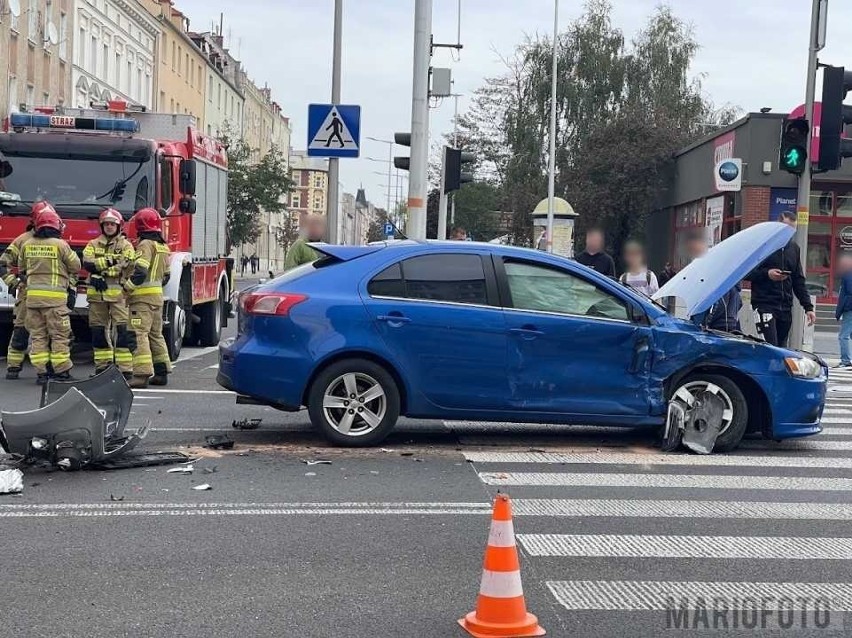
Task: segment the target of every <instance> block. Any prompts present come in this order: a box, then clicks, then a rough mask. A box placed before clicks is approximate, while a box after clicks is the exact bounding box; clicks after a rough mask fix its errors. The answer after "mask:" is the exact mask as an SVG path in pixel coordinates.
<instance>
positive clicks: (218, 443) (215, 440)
mask: <svg viewBox="0 0 852 638" xmlns="http://www.w3.org/2000/svg"><path fill="white" fill-rule="evenodd" d="M204 440H205V441H206V442H207V443H206V445H205V446H204V447H206V448H210V449H211V450H231V449H233V447H234V439H232V438H231V437H229V436H228V435H227V434H210V435H208V436H206V437H204Z"/></svg>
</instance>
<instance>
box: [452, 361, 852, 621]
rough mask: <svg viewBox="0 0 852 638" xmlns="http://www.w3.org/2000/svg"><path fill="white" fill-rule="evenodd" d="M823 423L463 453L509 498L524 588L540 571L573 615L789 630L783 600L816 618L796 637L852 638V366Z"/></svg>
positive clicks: (540, 582) (538, 581)
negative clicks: (706, 445) (677, 438)
mask: <svg viewBox="0 0 852 638" xmlns="http://www.w3.org/2000/svg"><path fill="white" fill-rule="evenodd" d="M823 426H824V431H823V433H822V434H820V435H818V436H816V437H811V438H807V439H801V440H798V441H790V442H780V443H777V442H773V441H763V440H751V441H745V442H744V443H745V445H744V446H743V448H742V449H740V450H738V451H737V452H735V453H732V454H727V455H709V456H697V455H689V454H663V453H659V452H658V451H655V450H652V449H637V448H636V447H635V446H634V447H632V448H629V449H626V450H625V449H622V450H618V449H610V450H607V449H606V448H594V447H588V448H583V447H578V446H573V447H571V448H570V449H565V450H553V449H550V450H548V451H545V450H530V451H501V450H493V451H492V450H484V451H469V452H465V453H464V454H465V457H466V459H467V461H468V462H470V463H471V464H472V465H473V467H474V469H475V470H476V472H477V475H478V477H479V479H480V480H481V481H482V483H483V484H484V485H486V486H487V487H488V489H489V490H490V491H492V492H496V491H497V490H501V491H505V492H507V493H509V494H510V495H511V496H512V497H513V503H514V509H515V515H516V516H517V517H518V520H517V522H516V530H517V532H518V535H517V539H518V544H519V547H520V548H521V549H522V551H523V554H524V556H523V557H522V560H523V563H524V570H525V578H526V580H525V585H526V586H527V588H529V587H530V583H529V580H530V577H532V579H533V581H534V584H533V587H536V588H537V589H538V588H540V589H541V590H542V591H544V592H546V595H547V596H549V597H551V598H552V601H554V602H555V603H556V605H557V608H558V609H559V610H560V611H559V615H560V618H562V619H563V622H564V623H565V626H571V627H573V626H584V625H586V624H588V623H593V624H594V626H595V627H597V630H596V632H595V635H599V636H604V635H610V633H609V632H613V635H665V634H664V631H663V630H667V629H673V628H674V629H677V628H681V629H696V628H697V629H711V630H713V629H719V627H717V626H710V625H703V626H697V627H696V626H694V624H693V625H691V626H689V627H680V626H679V625H677V624H676V623H677V622H685V623H687V624H689V623H693V622H694V621H695V613H696V610H701V609H702V608H704V611H705V612H707V611H708V610H709V611H711V612H712V611H713V610H714V609H715V610H716V611H717V618H716V620H719V619H720V618H721V619H722V620H724V621H725V622H726V623H727V622H728V621H730V620H731V617H732V616H733V619H734V622H739V621H741V622H742V623H743V624H742V625H739V627H740V629H741V630H754V629H757V630H764V631H767V632H768V631H770V630H773V629H774V630H779V628H780V629H789V628H791V625H785V624H783V620H784V619H785V618H786V617H785V616H784V615H783V613H782V612H783V610H784V609H786V606H787V605H788V604H789V605H790V606H791V607H790V608H791V609H793V608H795V609H796V613H797V614H799V613H800V614H801V616H796V622H799V620H801V621H803V622H804V621H805V620H807V621H809V622H810V625H807V623H806V626H795V625H793V626H792V630H793V631H792V633H793V635H825V633H824V632H825V631H826V630H828V629H833V630H839V631H840V632H841V633H843V634H845V635H849V634H850V632H852V526H850V525H849V521H850V520H852V370H850V371H846V370H842V371H832V374H831V378H830V384H829V393H828V399H827V406H826V418H825V421H824V424H823ZM711 601H712V603H711ZM539 604H541V603H539ZM711 605H712V606H711ZM718 605H722V606H723V608H724V610H725V612H724V613H725V614H726V615H725V616H724V617H722V616H721V615H720V614H719V613H718V609H717V606H718ZM755 609H761V610H765V609H768V610H769V615H767V614H766V613H762V614H760V615H754V618H756V619H757V621H756V622H763V623H764V625H760V624H758V625H749V624H748V623H749V622H750V620H751V618H752V616H750V615H748V613H747V612H749V611H755ZM815 609H816V611H815ZM820 609H821V610H822V612H823V615H822V616H819V613H818V612H819V610H820ZM791 613H792V612H791ZM683 614H693V616H683ZM736 614H744V615H742V616H737V615H736ZM772 614H776V615H775V616H773V615H772ZM705 615H706V614H705ZM818 616H819V618H820V621H819V622H818V621H817V620H815V619H816V618H817V617H818ZM699 617H700V616H699ZM790 618H792V616H790ZM705 620H706V617H705ZM673 622H674V623H675V625H674V626H673V625H672V623H673ZM708 622H713V619H712V615H711V616H710V621H708ZM767 622H768V623H769V624H768V625H767V624H765V623H767ZM773 622H775V624H774V625H773V624H772V623H773ZM608 623H609V624H608ZM626 626H629V627H631V628H632V630H631V631H630V632H628V633H623V631H624V627H626ZM732 626H734V627H735V626H737V625H732ZM619 628H620V629H619ZM725 628H729V627H728V625H727V624H726V625H725ZM796 629H798V630H799V631H798V632H797V631H795V630H796ZM619 631H621V632H622V633H618V632H619ZM811 631H813V632H815V633H813V634H811V633H810V632H811ZM819 632H822V633H819ZM829 635H831V634H829ZM837 635H840V634H837Z"/></svg>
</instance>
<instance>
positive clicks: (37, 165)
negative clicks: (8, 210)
mask: <svg viewBox="0 0 852 638" xmlns="http://www.w3.org/2000/svg"><path fill="white" fill-rule="evenodd" d="M5 159H6V161H7V162H8V163H9V165H10V166H11V169H12V170H11V173H9V174H8V175H7V176H6V177H5V178H3V179H0V191H3V193H2V195H0V197H3V198H6V199H9V198H10V197H11V198H14V199H15V200H17V197H15V196H18V197H20V201H21V202H22V203H26V202H33V201H38V200H42V199H46V200H47V201H49V202H51V203H53V204H55V205H58V206H62V205H64V206H66V207H70V208H71V209H73V207H74V206H79V207H81V208H88V207H92V208H101V207H105V206H113V207H115V208H117V209H118V210H120V211H121V212H122V213H127V214H128V215H131V214H132V213H133V212H135V211H136V210H138V209H139V208H143V207H144V206H150V205H151V203H152V202H153V201H154V166H153V162H152V160H151V158H150V157H143V158H141V159H139V158H134V157H121V156H119V157H115V158H100V157H98V158H93V157H79V156H78V157H71V158H66V157H56V156H38V155H12V154H8V153H7V154H5ZM0 203H4V202H0ZM26 208H27V209H28V208H29V207H28V206H27V207H26ZM69 212H71V213H72V214H73V210H71V211H69ZM66 214H67V213H66ZM82 214H86V212H85V211H82Z"/></svg>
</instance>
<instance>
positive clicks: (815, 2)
mask: <svg viewBox="0 0 852 638" xmlns="http://www.w3.org/2000/svg"><path fill="white" fill-rule="evenodd" d="M827 5H828V3H827V2H825V1H824V0H812V7H811V32H810V40H809V43H808V76H807V81H806V83H805V117H806V118H807V120H808V124H809V125H810V131H809V132H808V139H807V145H806V146H805V148H806V149H808V161H806V162H805V169H804V171H802V174H801V175H800V176H799V194H798V196H797V198H796V211H797V217H798V226H797V227H796V244H797V245H798V246H799V256H800V257H801V261H802V271H803V272H805V273H806V274H807V263H808V262H807V254H808V222H809V221H810V202H811V157H810V156H811V150H812V149H811V138H812V135H813V131H814V128H815V127H814V124H815V123H814V94H815V93H816V72H817V62H818V60H817V54H818V53H819V51H820V50H821V49H822V47H823V45H824V44H825V43H824V41H821V39H822V38H823V37H824V35H822V34H824V30H821V28H820V24H821V21H820V7H823V10H826V9H827ZM822 18H823V20H825V18H826V16H822ZM822 24H825V23H824V22H822ZM804 334H805V318H804V313H803V312H801V311H799V312H794V313H793V324H792V327H791V329H790V347H791V348H795V349H801V347H802V346H803V345H804V344H803V340H804Z"/></svg>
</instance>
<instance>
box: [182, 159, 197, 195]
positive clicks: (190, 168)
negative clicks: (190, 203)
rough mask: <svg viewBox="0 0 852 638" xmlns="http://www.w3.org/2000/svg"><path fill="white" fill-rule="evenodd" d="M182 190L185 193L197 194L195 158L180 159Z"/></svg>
mask: <svg viewBox="0 0 852 638" xmlns="http://www.w3.org/2000/svg"><path fill="white" fill-rule="evenodd" d="M179 174H180V192H181V193H183V194H184V195H195V160H192V159H185V160H181V161H180V171H179Z"/></svg>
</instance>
